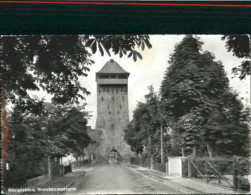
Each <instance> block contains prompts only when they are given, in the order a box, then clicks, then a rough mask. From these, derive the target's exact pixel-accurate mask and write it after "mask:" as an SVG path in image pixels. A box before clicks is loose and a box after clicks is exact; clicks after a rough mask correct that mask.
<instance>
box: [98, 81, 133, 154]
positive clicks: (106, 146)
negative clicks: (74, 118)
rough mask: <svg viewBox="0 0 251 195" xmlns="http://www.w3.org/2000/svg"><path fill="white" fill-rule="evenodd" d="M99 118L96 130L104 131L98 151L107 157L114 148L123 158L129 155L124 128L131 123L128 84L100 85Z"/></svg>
mask: <svg viewBox="0 0 251 195" xmlns="http://www.w3.org/2000/svg"><path fill="white" fill-rule="evenodd" d="M97 89H98V92H97V94H98V95H97V98H98V109H97V111H98V116H97V122H96V129H100V130H101V129H102V130H104V131H102V132H103V136H102V138H101V140H100V141H99V147H98V151H99V153H100V155H102V156H106V155H107V154H108V153H109V151H111V150H112V149H113V148H114V149H116V150H117V151H118V152H119V153H120V154H121V155H122V156H126V155H129V153H130V148H129V146H128V145H127V144H126V143H125V141H124V127H125V126H126V125H127V124H128V122H129V111H128V92H127V91H128V89H127V84H123V85H121V84H120V85H110V84H98V87H97Z"/></svg>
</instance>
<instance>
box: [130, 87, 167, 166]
mask: <svg viewBox="0 0 251 195" xmlns="http://www.w3.org/2000/svg"><path fill="white" fill-rule="evenodd" d="M148 89H149V93H148V94H146V95H145V103H142V102H139V103H138V105H137V108H136V109H135V110H134V114H133V120H132V121H131V122H130V123H129V125H128V126H127V128H126V130H125V140H126V141H127V143H128V144H129V145H130V146H131V149H132V151H135V152H136V153H140V154H142V155H143V156H145V157H150V158H153V159H154V160H156V161H158V162H160V160H161V140H160V139H161V135H160V133H161V131H160V128H161V118H160V117H159V114H158V112H159V111H158V98H157V95H156V93H155V92H154V89H153V87H152V86H149V87H148ZM163 140H164V154H165V155H164V156H166V154H167V151H168V149H169V143H170V142H169V141H170V140H169V135H168V134H164V136H163ZM165 146H166V147H165Z"/></svg>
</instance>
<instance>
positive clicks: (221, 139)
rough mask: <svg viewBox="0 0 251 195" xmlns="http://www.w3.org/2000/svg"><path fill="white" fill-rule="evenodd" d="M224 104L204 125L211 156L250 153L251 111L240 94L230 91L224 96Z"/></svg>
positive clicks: (245, 154)
mask: <svg viewBox="0 0 251 195" xmlns="http://www.w3.org/2000/svg"><path fill="white" fill-rule="evenodd" d="M222 101H224V104H222V105H223V106H222V107H221V108H220V109H218V110H215V112H214V113H212V115H211V116H210V117H209V119H208V121H207V123H206V124H205V126H204V129H205V135H204V137H205V138H206V143H208V145H210V146H211V147H210V148H209V147H208V145H207V149H208V150H209V155H210V157H212V156H214V155H237V156H247V155H248V154H249V144H248V143H249V140H248V135H249V128H248V124H247V121H248V117H249V114H250V113H249V111H245V109H244V106H243V104H242V103H241V101H240V100H239V99H238V95H237V94H235V93H233V92H228V93H226V94H225V95H224V96H223V100H222Z"/></svg>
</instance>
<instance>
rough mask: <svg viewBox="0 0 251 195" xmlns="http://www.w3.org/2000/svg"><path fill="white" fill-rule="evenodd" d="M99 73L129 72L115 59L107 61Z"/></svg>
mask: <svg viewBox="0 0 251 195" xmlns="http://www.w3.org/2000/svg"><path fill="white" fill-rule="evenodd" d="M97 73H118V74H123V73H124V74H129V72H126V71H125V70H124V69H123V68H122V67H121V66H120V65H119V64H118V63H117V62H115V61H114V60H113V59H111V60H110V61H108V62H106V64H105V65H104V66H103V67H102V68H101V70H100V71H99V72H97Z"/></svg>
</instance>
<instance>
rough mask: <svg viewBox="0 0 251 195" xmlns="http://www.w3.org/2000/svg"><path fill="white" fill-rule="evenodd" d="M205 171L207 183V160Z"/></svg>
mask: <svg viewBox="0 0 251 195" xmlns="http://www.w3.org/2000/svg"><path fill="white" fill-rule="evenodd" d="M205 172H206V180H207V183H208V177H207V162H206V161H205Z"/></svg>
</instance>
